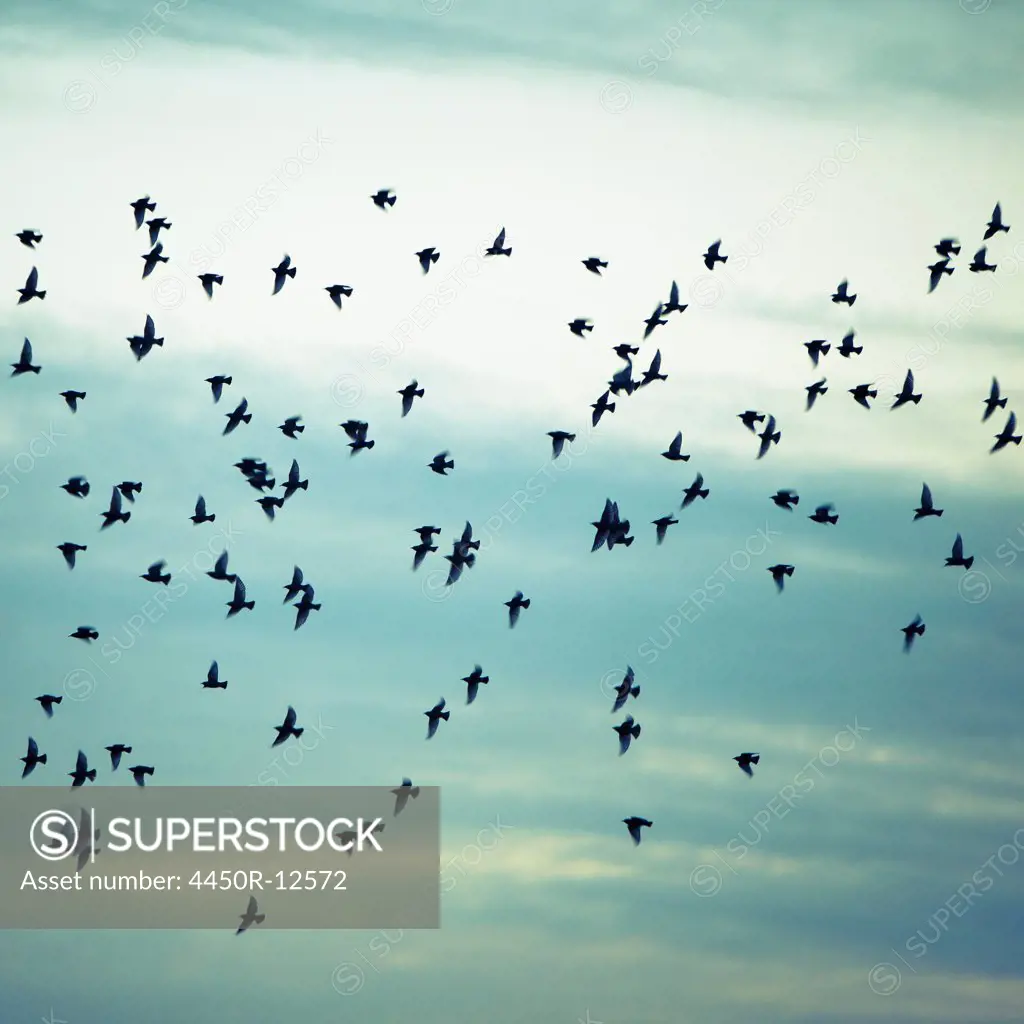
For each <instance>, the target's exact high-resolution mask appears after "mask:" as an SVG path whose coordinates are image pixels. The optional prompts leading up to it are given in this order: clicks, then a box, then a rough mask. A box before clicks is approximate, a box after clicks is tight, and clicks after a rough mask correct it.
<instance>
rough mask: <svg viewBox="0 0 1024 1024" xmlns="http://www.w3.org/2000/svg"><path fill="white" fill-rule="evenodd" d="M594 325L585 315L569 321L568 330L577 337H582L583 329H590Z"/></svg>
mask: <svg viewBox="0 0 1024 1024" xmlns="http://www.w3.org/2000/svg"><path fill="white" fill-rule="evenodd" d="M593 329H594V325H593V324H592V323H591V322H590V321H589V320H588V319H587V318H586V317H582V316H581V317H577V318H576V319H575V320H571V321H569V330H570V331H572V333H573V334H575V335H576V337H577V338H582V337H583V332H584V331H592V330H593Z"/></svg>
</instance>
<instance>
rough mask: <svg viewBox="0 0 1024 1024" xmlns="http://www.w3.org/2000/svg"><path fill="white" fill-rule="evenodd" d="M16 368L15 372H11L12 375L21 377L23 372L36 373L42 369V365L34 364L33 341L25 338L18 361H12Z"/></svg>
mask: <svg viewBox="0 0 1024 1024" xmlns="http://www.w3.org/2000/svg"><path fill="white" fill-rule="evenodd" d="M11 366H12V367H13V368H14V372H13V373H12V374H11V376H12V377H19V376H21V374H23V373H34V374H36V375H38V374H39V372H40V371H41V370H42V367H41V366H33V365H32V342H31V341H29V340H28V338H26V339H25V342H24V344H23V345H22V346H21V355H20V356H19V357H18V361H17V362H16V363H11Z"/></svg>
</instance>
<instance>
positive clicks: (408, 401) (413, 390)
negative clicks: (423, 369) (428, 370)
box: [398, 380, 423, 416]
mask: <svg viewBox="0 0 1024 1024" xmlns="http://www.w3.org/2000/svg"><path fill="white" fill-rule="evenodd" d="M416 384H417V381H415V380H413V381H410V382H409V383H408V384H406V385H405V387H404V388H402V390H401V391H399V392H398V394H400V395H401V396H402V415H403V416H408V415H409V410H410V409H411V408H412V403H413V400H414V399H416V398H422V397H423V388H418V389H417V387H416Z"/></svg>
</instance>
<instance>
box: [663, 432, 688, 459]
mask: <svg viewBox="0 0 1024 1024" xmlns="http://www.w3.org/2000/svg"><path fill="white" fill-rule="evenodd" d="M682 448H683V432H682V431H681V430H680V431H679V432H678V433H677V434H676V436H675V437H673V438H672V443H671V444H670V445H669V446H668V449H667V450H666V451H663V452H662V453H661V457H662V458H663V459H668V460H669V462H689V461H690V456H689V455H683V454H682Z"/></svg>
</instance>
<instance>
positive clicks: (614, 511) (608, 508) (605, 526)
mask: <svg viewBox="0 0 1024 1024" xmlns="http://www.w3.org/2000/svg"><path fill="white" fill-rule="evenodd" d="M618 522H619V506H618V503H617V502H614V501H612V499H611V498H606V499H605V502H604V510H603V511H602V512H601V518H600V519H599V520H598V521H597V522H595V523H591V524H590V525H591V526H593V527H594V529H595V530H597V534H596V536H595V537H594V545H593V547H592V548H591V549H590V550H591V553H593V552H594V551H596V550H597V549H598V548H600V547H603V546H604V545H605V544H607V543H608V542H609V540H610V538H611V535H612V528H613V527H614V526H615V525H616V524H617V523H618Z"/></svg>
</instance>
